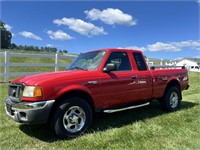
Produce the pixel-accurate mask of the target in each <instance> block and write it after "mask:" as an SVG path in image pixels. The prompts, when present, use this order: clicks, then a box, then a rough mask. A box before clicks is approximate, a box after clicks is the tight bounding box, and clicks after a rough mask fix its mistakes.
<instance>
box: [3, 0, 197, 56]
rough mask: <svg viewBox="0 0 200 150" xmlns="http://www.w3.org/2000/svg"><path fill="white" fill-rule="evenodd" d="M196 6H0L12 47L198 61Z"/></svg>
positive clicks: (166, 3)
mask: <svg viewBox="0 0 200 150" xmlns="http://www.w3.org/2000/svg"><path fill="white" fill-rule="evenodd" d="M199 6H200V1H199V0H193V1H192V0H190V1H109V2H108V1H103V0H101V1H57V2H56V1H42V2H40V1H32V2H30V1H29V2H28V1H1V19H2V20H3V21H4V22H5V23H6V27H7V29H8V30H10V31H11V32H12V34H13V38H12V43H15V44H17V45H20V44H21V45H34V46H40V47H41V46H43V47H44V46H52V47H56V48H57V49H58V50H59V49H61V50H68V52H69V53H77V54H78V53H80V52H86V51H88V50H94V49H101V48H110V47H112V48H113V47H116V48H131V49H140V50H142V51H143V52H144V54H145V55H146V56H147V57H153V58H168V59H177V58H183V57H200V29H199V26H200V21H199V17H200V16H199V15H200V9H199Z"/></svg>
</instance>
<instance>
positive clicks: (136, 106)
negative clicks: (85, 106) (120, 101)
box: [103, 102, 150, 113]
mask: <svg viewBox="0 0 200 150" xmlns="http://www.w3.org/2000/svg"><path fill="white" fill-rule="evenodd" d="M149 104H150V102H147V103H144V104H140V105H134V106H129V107H124V108H119V109H105V110H104V111H103V112H104V113H114V112H119V111H124V110H129V109H133V108H138V107H143V106H147V105H149Z"/></svg>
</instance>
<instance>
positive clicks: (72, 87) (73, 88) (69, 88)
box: [55, 84, 91, 99]
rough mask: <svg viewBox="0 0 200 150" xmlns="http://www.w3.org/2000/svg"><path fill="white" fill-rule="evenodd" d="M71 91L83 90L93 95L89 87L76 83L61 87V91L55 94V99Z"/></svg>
mask: <svg viewBox="0 0 200 150" xmlns="http://www.w3.org/2000/svg"><path fill="white" fill-rule="evenodd" d="M71 91H82V92H85V93H87V94H88V95H90V96H91V91H90V90H89V89H88V88H87V87H85V86H83V85H79V84H75V85H70V86H66V87H64V88H62V89H60V90H59V91H57V92H56V94H55V99H57V98H59V97H60V96H62V95H64V94H66V93H68V92H71Z"/></svg>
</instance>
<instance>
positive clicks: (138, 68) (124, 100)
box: [5, 49, 189, 138]
mask: <svg viewBox="0 0 200 150" xmlns="http://www.w3.org/2000/svg"><path fill="white" fill-rule="evenodd" d="M188 80H189V79H188V73H187V70H186V69H185V68H184V67H183V68H179V69H178V68H175V69H172V68H167V69H166V68H165V69H162V68H161V67H159V68H156V67H152V68H151V70H149V69H148V66H147V64H146V61H145V59H144V56H143V54H142V52H141V51H137V50H127V49H102V50H96V51H91V52H87V53H83V54H81V55H79V56H78V57H77V58H76V59H75V60H74V61H73V62H72V63H71V64H70V65H69V66H68V67H67V70H66V71H61V72H53V73H43V74H37V75H31V76H25V77H21V78H19V79H16V80H14V81H12V82H11V84H10V85H9V89H8V95H9V97H8V98H7V99H6V100H5V108H6V113H7V115H8V116H9V117H11V118H12V119H13V120H15V121H17V122H22V123H30V124H35V123H47V122H48V123H49V124H50V126H51V128H52V130H53V131H54V132H55V134H56V135H57V136H58V137H60V138H67V137H76V136H78V135H80V134H82V133H84V132H85V131H86V130H87V129H88V128H89V127H90V126H91V124H92V120H93V114H94V113H95V112H104V113H114V112H117V111H122V110H127V109H132V108H136V107H141V106H145V105H148V104H149V103H150V102H151V101H152V100H153V99H158V100H159V101H160V103H161V107H162V108H163V109H164V110H167V111H175V110H177V109H178V108H179V107H180V103H181V99H182V95H181V91H183V90H186V89H188V87H189V85H188Z"/></svg>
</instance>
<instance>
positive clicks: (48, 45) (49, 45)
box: [46, 44, 54, 47]
mask: <svg viewBox="0 0 200 150" xmlns="http://www.w3.org/2000/svg"><path fill="white" fill-rule="evenodd" d="M46 47H54V45H53V44H47V45H46Z"/></svg>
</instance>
